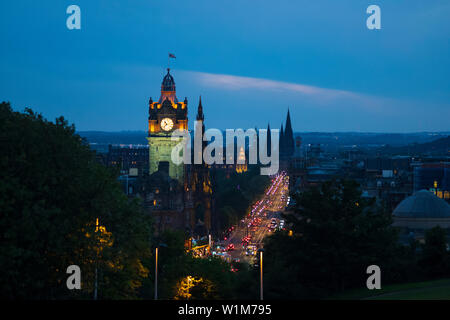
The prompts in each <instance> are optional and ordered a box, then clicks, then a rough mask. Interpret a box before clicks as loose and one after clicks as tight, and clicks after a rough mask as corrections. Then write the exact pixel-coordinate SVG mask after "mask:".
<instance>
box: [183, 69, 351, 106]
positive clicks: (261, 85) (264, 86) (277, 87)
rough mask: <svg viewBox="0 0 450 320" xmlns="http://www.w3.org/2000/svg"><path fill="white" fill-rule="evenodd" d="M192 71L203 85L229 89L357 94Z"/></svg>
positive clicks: (324, 95)
mask: <svg viewBox="0 0 450 320" xmlns="http://www.w3.org/2000/svg"><path fill="white" fill-rule="evenodd" d="M190 73H192V74H193V76H194V77H196V78H197V80H198V81H200V82H201V84H202V85H205V86H212V87H216V88H222V89H229V90H245V89H256V90H263V91H267V90H271V91H274V92H277V91H278V92H283V91H290V92H295V93H299V94H302V95H305V96H310V97H317V98H322V99H323V98H326V99H336V98H341V97H354V96H355V94H354V93H352V92H350V91H343V90H335V89H326V88H320V87H315V86H310V85H304V84H298V83H290V82H283V81H275V80H269V79H261V78H251V77H242V76H234V75H227V74H214V73H205V72H190Z"/></svg>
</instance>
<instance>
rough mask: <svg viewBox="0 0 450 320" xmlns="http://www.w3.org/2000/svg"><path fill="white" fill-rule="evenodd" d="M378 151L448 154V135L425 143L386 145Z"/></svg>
mask: <svg viewBox="0 0 450 320" xmlns="http://www.w3.org/2000/svg"><path fill="white" fill-rule="evenodd" d="M380 151H382V152H383V153H387V154H401V155H448V156H450V136H447V137H444V138H439V139H436V140H434V141H431V142H427V143H413V144H409V145H407V146H402V147H393V146H390V145H388V146H386V147H384V148H383V149H382V150H380Z"/></svg>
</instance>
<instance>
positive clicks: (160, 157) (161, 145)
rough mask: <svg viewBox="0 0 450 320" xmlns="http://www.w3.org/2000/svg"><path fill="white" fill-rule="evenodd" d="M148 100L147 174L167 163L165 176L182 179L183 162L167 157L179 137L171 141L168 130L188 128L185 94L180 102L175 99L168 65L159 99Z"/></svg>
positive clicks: (181, 180) (172, 80) (170, 131)
mask: <svg viewBox="0 0 450 320" xmlns="http://www.w3.org/2000/svg"><path fill="white" fill-rule="evenodd" d="M148 104H149V106H148V114H149V115H148V137H147V140H148V144H149V157H150V159H149V160H150V161H149V164H150V168H149V169H150V170H149V174H152V173H154V172H156V171H158V168H159V167H162V168H167V167H168V170H169V176H170V177H171V178H173V179H177V180H178V181H179V182H180V183H183V178H184V165H183V164H180V165H175V164H174V163H173V162H172V160H171V154H172V149H173V147H175V146H176V145H177V144H178V143H180V141H181V138H179V139H178V140H175V141H172V132H173V131H174V130H176V129H179V130H188V118H187V98H185V99H184V101H183V102H179V101H178V99H177V96H176V90H175V81H174V79H173V77H172V75H171V74H170V69H167V74H166V75H165V76H164V79H163V81H162V84H161V96H160V98H159V100H158V101H153V100H152V98H150V100H149V103H148ZM161 163H164V165H162V166H161Z"/></svg>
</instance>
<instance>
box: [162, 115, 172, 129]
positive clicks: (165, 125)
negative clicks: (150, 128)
mask: <svg viewBox="0 0 450 320" xmlns="http://www.w3.org/2000/svg"><path fill="white" fill-rule="evenodd" d="M172 128H173V121H172V119H170V118H164V119H162V120H161V129H163V130H164V131H169V130H171V129H172Z"/></svg>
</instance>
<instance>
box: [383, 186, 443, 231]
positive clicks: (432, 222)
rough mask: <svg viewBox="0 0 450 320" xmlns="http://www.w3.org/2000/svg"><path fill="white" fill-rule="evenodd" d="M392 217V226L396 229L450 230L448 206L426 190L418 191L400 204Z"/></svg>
mask: <svg viewBox="0 0 450 320" xmlns="http://www.w3.org/2000/svg"><path fill="white" fill-rule="evenodd" d="M392 215H393V219H394V223H393V225H394V226H398V227H407V228H412V229H429V228H433V227H435V226H440V227H442V228H450V205H448V204H447V203H446V202H445V201H444V200H442V199H440V198H438V197H436V196H435V195H434V194H433V193H431V192H430V191H427V190H420V191H418V192H416V193H415V194H413V195H412V196H410V197H408V198H406V199H405V200H403V201H402V202H400V204H399V205H398V206H397V208H395V210H394V212H393V213H392Z"/></svg>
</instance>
